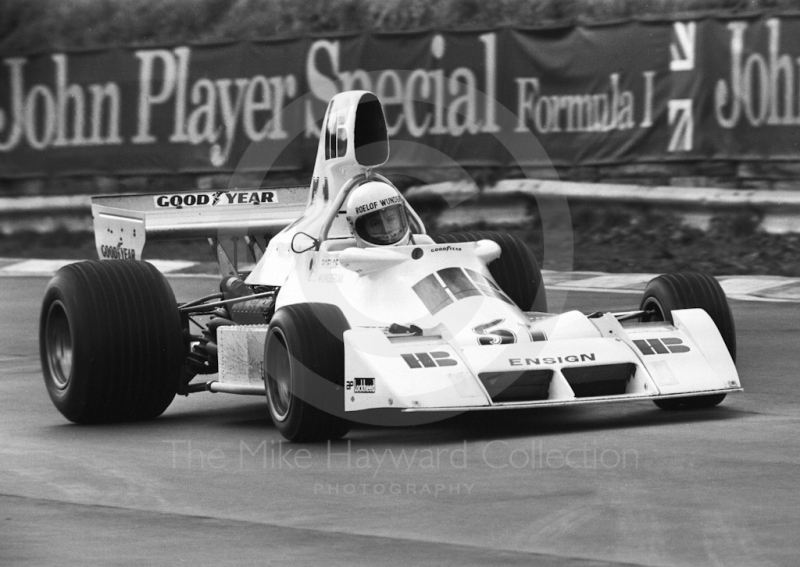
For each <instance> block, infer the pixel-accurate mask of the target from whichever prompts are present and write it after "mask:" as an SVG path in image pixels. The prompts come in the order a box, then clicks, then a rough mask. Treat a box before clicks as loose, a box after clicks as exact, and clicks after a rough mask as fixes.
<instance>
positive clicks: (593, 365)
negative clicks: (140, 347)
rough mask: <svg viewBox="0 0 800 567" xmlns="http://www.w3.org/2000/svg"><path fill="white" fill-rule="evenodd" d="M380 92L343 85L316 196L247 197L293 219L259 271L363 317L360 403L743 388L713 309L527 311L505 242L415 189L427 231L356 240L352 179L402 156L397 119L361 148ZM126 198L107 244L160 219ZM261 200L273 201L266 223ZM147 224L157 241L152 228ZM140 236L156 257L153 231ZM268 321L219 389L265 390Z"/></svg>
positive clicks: (402, 405) (595, 397) (470, 404)
mask: <svg viewBox="0 0 800 567" xmlns="http://www.w3.org/2000/svg"><path fill="white" fill-rule="evenodd" d="M375 104H377V105H378V106H377V108H378V110H380V106H379V103H377V99H375V97H374V95H372V94H371V93H365V92H363V91H355V92H347V93H342V94H339V95H337V96H336V97H334V98H333V100H332V101H331V103H330V105H329V107H328V111H327V113H326V116H325V120H324V123H323V124H324V125H323V131H322V132H323V133H322V136H321V139H320V144H319V149H318V153H317V160H316V166H315V169H314V175H313V179H312V183H311V187H310V189H308V190H307V191H306V192H305V198H306V202H305V205H304V206H303V207H302V208H301V207H299V206H298V200H299V197H300V193H299V192H298V190H289V189H284V190H282V191H284V193H276V197H277V199H276V200H275V202H273V203H262V204H261V205H259V207H249V208H246V210H247V213H248V214H249V215H250V216H249V217H247V222H244V223H241V224H239V225H238V228H239V230H240V231H244V232H243V234H252V233H255V232H257V231H258V230H262V229H265V228H267V227H268V226H274V225H276V224H282V226H286V225H288V226H286V228H284V229H283V230H282V231H281V232H280V233H278V234H277V235H276V236H274V237H273V238H272V239H271V240H270V242H269V245H268V247H267V249H266V251H265V252H264V254H263V256H262V257H261V258H260V260H259V261H258V263H257V264H256V266H255V268H254V269H253V270H252V272H251V273H250V274H249V276H248V277H247V279H246V281H245V283H247V284H248V285H254V286H269V287H273V288H279V292H278V294H277V299H276V308H277V309H280V308H281V307H284V306H286V305H290V304H296V303H304V302H320V303H330V304H334V305H336V306H338V307H339V308H341V310H342V312H343V313H344V315H345V317H346V318H347V320H348V322H349V325H350V327H351V329H350V330H348V331H346V332H345V333H344V349H345V384H344V389H343V395H344V396H345V410H346V411H348V412H355V411H361V410H368V409H395V410H396V409H401V410H405V411H437V410H471V409H475V410H482V409H501V408H512V407H527V406H546V405H562V404H576V403H589V402H611V401H624V400H637V399H654V398H658V397H679V396H692V395H699V394H708V393H724V392H732V391H738V390H740V389H741V385H740V383H739V378H738V375H737V372H736V369H735V366H734V364H733V361H732V360H731V357H730V355H729V353H728V350H727V348H726V346H725V343H724V342H723V340H722V337H721V336H720V334H719V332H718V330H717V328H716V326H715V324H714V322H713V321H712V320H711V318H710V317H709V316H708V315H707V314H706V312H705V311H703V310H699V309H687V310H681V311H675V312H673V317H674V325H673V324H669V323H647V324H641V323H620V322H619V321H618V319H617V317H616V316H615V315H614V314H604V315H599V316H591V317H590V316H587V315H583V314H581V313H578V312H575V311H572V312H567V313H563V314H560V315H553V314H543V313H524V312H522V311H521V310H520V309H519V308H517V306H516V305H514V304H513V303H512V302H511V301H510V300H509V299H508V297H506V296H505V294H504V293H503V292H502V291H500V290H499V288H497V285H496V284H495V283H494V281H493V280H492V278H491V275H490V273H489V270H488V267H487V265H488V264H489V263H491V262H492V261H493V260H495V259H496V258H497V257H498V256H499V254H500V248H499V246H498V245H497V244H496V243H494V242H492V241H488V240H483V241H479V242H470V243H459V244H449V245H448V244H436V243H434V242H433V240H432V239H431V238H430V237H428V236H427V235H425V234H424V227H423V226H422V223H421V221H420V220H419V217H417V216H416V214H415V213H414V212H413V210H412V209H411V208H410V207H408V206H407V203H406V206H407V211H408V214H409V217H410V218H411V219H412V223H413V224H414V228H415V230H414V232H415V234H414V236H413V240H414V241H413V243H412V244H410V245H408V246H398V247H389V248H383V249H382V248H369V249H360V248H357V247H355V246H354V244H355V241H354V239H353V238H352V237H351V236H352V235H351V232H350V227H349V226H348V224H347V222H346V219H345V216H344V213H345V210H346V203H347V195H348V192H349V191H350V190H351V189H352V188H354V187H356V186H357V185H358V184H359V183H361V182H363V181H366V180H370V179H375V178H376V177H379V176H376V175H375V174H374V173H372V171H371V170H372V168H373V167H375V166H377V165H380V163H382V162H383V161H385V160H386V158H387V157H388V139H385V125H384V126H383V133H380V132H379V133H378V135H376V136H374V139H373V137H370V139H369V141H370V143H371V144H375V146H374V147H376V148H377V151H376V152H373V153H363V152H362V153H361V154H358V152H359V151H362V150H359V149H358V147H357V142H358V140H357V136H359V135H360V136H362V138H364V134H363V132H364V129H363V128H362V129H361V130H359V129H358V126H357V122H358V120H362V121H363V120H366V119H367V118H368V119H370V120H377V119H378V118H376V116H377V115H376V114H375ZM369 105H371V106H369ZM362 110H363V112H361V111H362ZM364 117H366V118H364ZM379 119H380V120H382V119H383V115H382V112H381V114H380V117H379ZM362 126H363V124H362ZM359 132H361V134H359ZM382 144H385V145H386V149H385V155H383V154H382V153H381V152H382V151H383V150H381V145H382ZM365 156H366V157H365ZM375 156H378V157H377V158H376V157H375ZM370 160H371V161H370ZM365 162H366V163H365ZM380 179H383V178H380ZM153 198H154V197H152V196H151V197H150V199H151V200H152V199H153ZM114 199H119V198H111V202H108V201H107V202H98V203H96V207H95V216H96V219H95V221H96V231H98V230H99V231H100V232H102V231H105V233H104V234H103V235H101V234H99V233H98V249H99V248H100V246H101V243H100V242H101V240H100V239H101V237H102V238H105V239H106V240H105V241H108V242H111V240H109V239H112V236H113V238H118V237H121V236H120V232H122V233H124V230H123V231H120V229H121V228H122V229H124V228H125V227H126V226H128V227H133V226H134V223H140V224H139V225H135V226H144V224H146V222H147V219H148V215H147V214H145V213H142V214H141V215H138V213H137V214H133V213H129V214H127V216H128V217H129V220H128V221H126V222H128V223H129V224H127V225H125V224H120V223H121V222H122V221H120V219H124V217H125V216H126V214H125V213H124V211H122V212H121V209H124V207H122V208H120V206H117V208H115V205H119V203H118V201H114ZM281 202H282V203H283V204H280V205H279V204H278V203H281ZM128 209H130V207H128ZM235 210H238V209H234V208H229V209H227V211H228V213H227V214H228V215H229V216H228V217H225V219H222V220H225V221H226V222H228V221H230V222H231V223H232V224H233V225H236V222H235V219H234V216H233V215H234V212H235ZM242 210H243V211H244V210H245V209H242ZM254 211H265V212H269V214H265V215H264V216H263V219H264V220H263V221H259V218H260V217H259V216H258V214H257V213H256V212H254ZM189 212H190V211H187V210H185V209H184V210H182V211H180V212H176V211H173V220H171V221H169V222H166V221H165V223H166V224H167V225H168V226H167V228H166V229H165V231H167V232H169V230H170V227H171V228H172V231H173V232H175V231H177V232H180V230H179V228H180V226H192V227H196V226H197V225H198V222H200V221H201V220H203V219H200V220H198V219H197V215H196V214H195V215H194V217H190V216H189V215H188V214H187V213H189ZM166 214H167V213H163V215H162V217H161V218H166ZM213 214H219V213H217V212H213V213H212V212H210V210H209V212H208V213H207V215H206V219H205V220H210V223H211V224H212V225H213V223H214V222H219V221H220V220H221V217H220V218H216V219H213V220H211V217H209V216H208V215H213ZM229 217H230V218H229ZM153 218H155V217H153ZM190 218H193V219H194V220H190ZM98 221H100V222H99V223H98ZM259 222H260V223H261V224H259ZM253 227H255V228H253ZM228 228H230V229H231V230H236V226H231V227H228ZM198 230H199V229H198ZM129 232H130V231H129ZM137 236H140V239H141V240H142V243H141V245H142V246H143V241H144V235H143V234H141V235H139V233H137ZM112 240H113V239H112ZM105 241H104V242H105ZM113 241H114V242H116V240H113ZM137 249H138V251H139V255H140V253H141V246H140V245H139V244H137ZM392 325H396V326H395V327H392V328H393V329H394V332H390V327H391V326H392ZM412 326H414V327H416V329H414V330H413V331H409V332H402V330H403V328H405V329H412ZM267 328H268V326H267V325H263V326H254V327H234V328H231V327H222V328H220V331H219V353H220V373H219V385H218V386H216V387H213V388H211V389H212V390H214V391H228V392H233V393H257V392H263V391H264V388H263V382H261V381H260V380H259V377H260V375H261V373H262V364H263V352H264V351H263V344H264V337H265V334H266V330H267ZM398 329H400V330H399V331H398ZM420 330H421V332H420ZM518 380H519V381H518ZM526 384H527V385H526ZM506 386H513V388H512V389H511V390H507V388H506ZM514 388H516V390H514ZM512 390H513V391H514V392H516V394H514V395H513V396H512V395H509V394H508V392H510V391H512ZM504 392H506V393H504Z"/></svg>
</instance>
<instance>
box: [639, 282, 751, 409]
mask: <svg viewBox="0 0 800 567" xmlns="http://www.w3.org/2000/svg"><path fill="white" fill-rule="evenodd" d="M693 308H699V309H703V310H705V312H706V313H708V315H709V316H710V317H711V320H712V321H714V324H716V326H717V329H718V330H719V333H720V335H721V336H722V339H723V341H725V346H727V347H728V352H729V353H730V355H731V358H732V359H733V361H734V362H736V329H735V327H734V324H733V314H732V313H731V308H730V306H729V305H728V298H727V297H726V296H725V292H724V291H723V289H722V286H720V285H719V282H718V281H717V280H716V278H714V277H712V276H709V275H708V274H701V273H695V272H686V273H678V274H664V275H662V276H658V277H657V278H654V279H652V280H650V282H649V283H648V284H647V287H646V288H645V290H644V295H643V297H642V303H641V307H640V310H642V311H645V313H646V314H645V316H643V317H642V321H643V322H650V321H669V322H670V323H672V321H673V319H672V312H673V311H674V310H676V309H693ZM724 399H725V394H709V395H705V396H690V397H685V398H665V399H661V400H653V403H655V404H656V405H657V406H658V407H659V408H661V409H664V410H683V409H701V408H710V407H713V406H716V405H719V404H720V403H721V402H722V400H724Z"/></svg>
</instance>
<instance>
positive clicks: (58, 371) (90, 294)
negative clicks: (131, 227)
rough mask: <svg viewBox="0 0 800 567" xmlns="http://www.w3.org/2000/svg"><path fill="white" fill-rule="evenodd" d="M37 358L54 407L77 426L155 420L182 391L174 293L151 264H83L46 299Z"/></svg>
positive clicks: (65, 273) (69, 270)
mask: <svg viewBox="0 0 800 567" xmlns="http://www.w3.org/2000/svg"><path fill="white" fill-rule="evenodd" d="M39 352H40V358H41V362H42V371H43V374H44V381H45V385H46V386H47V391H48V393H49V394H50V398H51V399H52V400H53V404H55V406H56V408H58V410H59V411H60V412H61V413H62V414H63V415H64V417H66V418H67V419H69V420H70V421H73V422H75V423H104V422H113V421H131V420H140V419H151V418H154V417H157V416H159V415H161V414H162V413H163V412H164V410H166V409H167V407H168V406H169V404H170V403H171V402H172V399H173V398H174V397H175V393H176V392H177V389H178V383H179V380H180V376H181V370H182V367H183V361H184V358H185V352H184V344H183V327H182V324H181V319H180V315H179V313H178V310H177V308H176V302H175V296H174V294H173V293H172V289H171V288H170V286H169V283H167V281H166V279H165V278H164V276H163V275H161V273H160V272H159V271H158V270H156V268H154V267H153V266H152V265H150V264H148V263H146V262H137V261H130V260H125V261H107V262H98V261H91V262H79V263H76V264H71V265H68V266H65V267H64V268H61V269H60V270H59V271H58V272H57V273H56V275H55V277H53V279H52V280H51V281H50V283H49V284H48V286H47V289H46V291H45V295H44V301H43V303H42V311H41V316H40V325H39Z"/></svg>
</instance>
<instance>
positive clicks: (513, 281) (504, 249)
mask: <svg viewBox="0 0 800 567" xmlns="http://www.w3.org/2000/svg"><path fill="white" fill-rule="evenodd" d="M432 238H433V240H434V241H435V242H436V243H441V244H454V243H458V242H475V241H477V240H492V241H493V242H496V243H497V244H499V245H500V251H501V252H500V257H499V258H498V259H497V260H495V261H494V262H492V263H491V264H489V273H491V274H492V277H493V278H494V281H496V282H497V285H499V286H500V289H502V290H503V291H504V292H505V293H506V295H508V296H509V297H510V298H511V299H512V301H514V303H515V304H516V305H517V307H519V308H520V309H522V310H523V311H538V312H541V313H546V312H547V295H546V293H545V290H544V282H543V281H542V272H541V271H540V270H539V264H538V263H537V262H536V258H535V257H534V255H533V252H531V250H530V248H528V247H527V246H526V245H525V243H524V242H522V240H520V239H519V238H517V237H516V236H513V235H511V234H507V233H504V232H493V231H476V232H453V233H450V234H437V235H434V236H432Z"/></svg>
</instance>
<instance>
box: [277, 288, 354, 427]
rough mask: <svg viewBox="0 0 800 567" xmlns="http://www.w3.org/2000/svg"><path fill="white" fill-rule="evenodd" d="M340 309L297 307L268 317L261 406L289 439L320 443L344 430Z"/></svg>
mask: <svg viewBox="0 0 800 567" xmlns="http://www.w3.org/2000/svg"><path fill="white" fill-rule="evenodd" d="M349 328H350V325H349V324H348V323H347V319H345V317H344V314H343V313H342V311H341V309H339V308H338V307H336V306H335V305H329V304H326V303H298V304H295V305H287V306H286V307H283V308H281V309H279V310H278V311H277V312H276V313H275V315H274V316H273V317H272V320H271V321H270V325H269V331H267V339H266V342H265V344H264V362H265V364H264V367H265V376H264V382H265V386H266V393H267V405H268V406H269V413H270V416H271V417H272V421H273V422H274V423H275V427H276V428H277V429H278V431H279V432H280V433H281V435H283V436H284V437H285V438H286V439H288V440H289V441H297V442H302V441H324V440H328V439H338V438H340V437H343V436H344V435H345V434H346V433H347V432H348V431H349V430H350V423H349V422H348V421H347V420H346V419H344V395H345V392H344V339H343V334H344V332H345V331H347V330H348V329H349Z"/></svg>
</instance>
